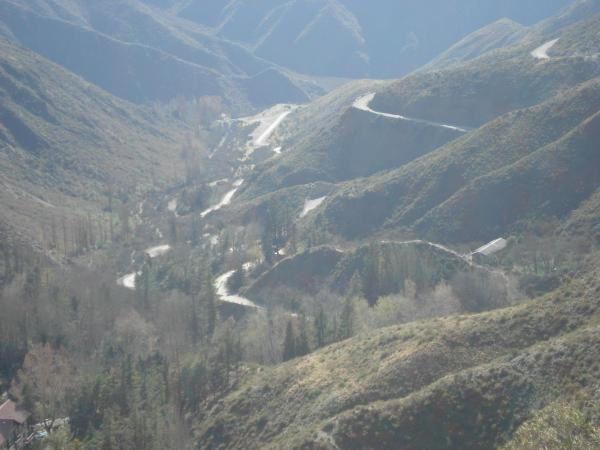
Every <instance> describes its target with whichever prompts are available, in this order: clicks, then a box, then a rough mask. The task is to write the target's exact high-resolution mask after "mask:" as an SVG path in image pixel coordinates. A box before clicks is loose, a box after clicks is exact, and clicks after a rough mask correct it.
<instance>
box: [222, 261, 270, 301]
mask: <svg viewBox="0 0 600 450" xmlns="http://www.w3.org/2000/svg"><path fill="white" fill-rule="evenodd" d="M234 273H235V270H230V271H229V272H226V273H224V274H223V275H221V276H220V277H219V278H217V279H216V280H215V289H216V291H217V296H218V297H219V300H220V301H222V302H224V303H233V304H235V305H240V306H245V307H246V308H254V309H263V308H262V307H260V306H258V305H257V304H256V303H254V302H253V301H252V300H249V299H247V298H244V297H241V296H239V295H232V294H230V293H229V289H228V288H227V282H228V281H229V279H230V278H231V277H232V276H233V274H234Z"/></svg>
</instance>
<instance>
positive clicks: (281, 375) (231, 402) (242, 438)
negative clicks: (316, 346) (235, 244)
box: [196, 271, 600, 450]
mask: <svg viewBox="0 0 600 450" xmlns="http://www.w3.org/2000/svg"><path fill="white" fill-rule="evenodd" d="M599 290H600V285H599V281H598V273H597V272H594V271H592V272H590V273H588V274H586V275H582V276H581V277H579V278H578V279H575V280H572V281H571V282H569V283H568V284H567V285H565V286H564V287H563V288H561V289H559V290H558V291H556V292H553V293H551V294H548V295H546V296H544V297H542V298H539V299H537V300H534V301H532V302H529V303H526V304H523V305H519V306H515V307H510V308H507V309H502V310H497V311H494V312H488V313H483V314H479V315H473V316H457V317H450V318H444V319H435V320H430V321H424V322H418V323H412V324H408V325H404V326H399V327H391V328H386V329H382V330H380V331H377V332H374V333H371V334H368V335H361V336H358V337H355V338H352V339H350V340H347V341H344V342H341V343H338V344H334V345H331V346H329V347H327V348H325V349H322V350H320V351H317V352H315V353H313V354H311V355H309V356H306V357H303V358H300V359H297V360H293V361H291V362H288V363H286V364H283V365H281V366H278V367H275V368H273V369H268V370H266V371H261V372H260V374H257V376H255V377H252V378H250V379H249V380H247V381H246V382H245V383H243V384H242V385H241V386H239V387H238V388H237V389H236V390H235V391H234V392H233V393H231V394H230V395H229V396H227V397H226V398H225V399H224V400H223V401H222V402H219V403H218V404H217V405H215V406H214V408H213V409H212V410H211V413H210V415H209V416H207V417H206V418H205V420H203V421H201V422H198V423H197V426H196V439H197V442H198V445H199V446H200V447H203V448H273V449H275V448H278V449H281V448H322V449H325V448H357V449H358V448H361V449H364V448H378V449H383V448H390V449H392V448H411V449H428V450H431V449H434V448H448V449H464V448H473V449H490V448H495V447H496V446H497V445H499V444H501V443H502V442H504V441H505V440H507V439H508V438H509V437H510V435H511V433H512V432H513V431H514V430H515V429H516V428H517V427H518V425H519V424H520V423H521V422H522V421H523V420H525V419H527V418H528V417H530V416H531V415H533V414H534V413H535V411H536V410H538V409H541V408H543V407H544V406H545V405H547V404H550V403H552V402H554V401H556V400H557V399H562V400H565V401H571V400H574V399H576V397H577V396H578V395H581V396H585V395H586V393H589V392H592V391H593V390H594V389H597V388H598V381H597V380H598V375H599V371H600V366H599V365H598V361H597V358H596V355H597V352H598V349H599V348H600V341H598V336H600V334H599V333H598V323H599V319H600V315H599V308H600V303H599V302H598V291H599ZM597 412H598V411H597V405H596V413H597Z"/></svg>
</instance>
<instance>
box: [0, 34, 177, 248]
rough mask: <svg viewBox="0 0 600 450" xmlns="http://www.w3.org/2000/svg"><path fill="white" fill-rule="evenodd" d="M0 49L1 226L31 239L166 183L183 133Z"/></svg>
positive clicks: (36, 59)
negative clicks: (53, 224)
mask: <svg viewBox="0 0 600 450" xmlns="http://www.w3.org/2000/svg"><path fill="white" fill-rule="evenodd" d="M0 46H1V48H2V52H1V54H0V95H1V97H2V106H1V107H0V147H1V149H2V151H1V152H0V155H1V163H0V177H1V180H2V185H3V189H2V195H1V199H2V200H1V201H2V207H3V211H4V212H3V214H2V222H4V223H6V224H8V225H12V226H13V227H15V228H16V229H19V230H20V231H21V232H23V233H24V234H25V235H27V236H29V238H32V237H33V238H36V239H37V238H39V237H40V232H41V230H40V227H41V228H45V227H48V228H49V227H50V222H51V221H52V220H54V221H55V222H56V223H59V222H60V221H61V220H63V219H64V218H65V217H66V218H69V219H70V218H73V217H81V216H85V214H87V213H88V212H89V213H94V218H96V216H99V215H101V209H102V208H104V207H105V206H106V205H107V204H108V203H107V202H108V200H107V195H108V191H109V190H110V191H112V192H113V193H114V195H115V196H121V197H122V199H123V201H125V199H126V198H127V197H129V198H133V197H134V196H135V195H138V194H139V193H141V192H143V191H145V190H146V191H147V190H149V189H150V188H152V187H156V186H157V185H160V184H162V183H165V182H167V181H170V180H171V179H172V178H171V177H172V175H168V174H169V172H171V174H172V168H173V167H174V164H175V167H177V164H178V163H177V162H176V161H175V163H174V161H173V155H174V154H176V153H175V152H176V151H177V148H178V146H179V145H180V144H179V141H180V140H181V139H182V136H183V133H184V132H185V129H184V128H183V127H181V126H180V125H177V123H175V122H174V121H172V120H171V119H169V118H168V117H166V116H162V117H161V116H159V115H157V114H155V113H153V112H152V111H151V110H147V109H143V108H138V107H135V106H133V105H131V104H129V103H126V102H124V101H121V100H119V99H116V98H114V97H113V96H111V95H109V94H107V93H106V92H104V91H102V90H100V89H99V88H96V87H95V86H93V85H91V84H90V83H88V82H86V81H84V80H82V79H81V78H79V77H77V76H75V75H73V74H71V73H69V72H67V71H66V70H64V69H62V68H61V67H59V66H57V65H55V64H53V63H51V62H50V61H48V60H46V59H44V58H43V57H41V56H39V55H36V54H35V53H33V52H31V51H30V50H27V49H24V48H22V47H20V46H17V45H14V44H13V43H11V42H9V41H6V40H4V39H0ZM136 192H137V193H138V194H136ZM115 204H117V200H116V199H115ZM74 211H79V213H76V214H74Z"/></svg>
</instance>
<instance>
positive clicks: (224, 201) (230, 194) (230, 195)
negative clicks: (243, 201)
mask: <svg viewBox="0 0 600 450" xmlns="http://www.w3.org/2000/svg"><path fill="white" fill-rule="evenodd" d="M242 184H244V180H243V179H241V180H237V181H235V182H234V183H233V189H231V190H230V191H229V192H227V193H226V194H225V195H224V196H223V198H222V199H221V201H220V202H219V203H217V204H216V205H214V206H211V207H210V208H208V209H207V210H206V211H204V212H202V214H200V217H202V218H204V217H206V216H208V215H209V214H210V213H213V212H215V211H218V210H219V209H221V208H223V207H224V206H227V205H229V204H230V203H231V200H233V196H234V195H235V193H236V192H237V191H238V189H239V188H240V186H241V185H242Z"/></svg>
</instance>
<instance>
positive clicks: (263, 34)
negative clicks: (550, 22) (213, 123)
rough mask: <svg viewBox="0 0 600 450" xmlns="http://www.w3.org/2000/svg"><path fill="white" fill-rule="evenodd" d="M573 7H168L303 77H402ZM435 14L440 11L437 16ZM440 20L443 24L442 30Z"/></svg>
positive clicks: (302, 3)
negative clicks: (491, 28) (494, 25)
mask: <svg viewBox="0 0 600 450" xmlns="http://www.w3.org/2000/svg"><path fill="white" fill-rule="evenodd" d="M568 3H569V1H568V0H552V1H547V2H544V7H543V8H539V3H538V2H536V1H531V0H529V1H525V2H524V1H520V2H517V1H512V0H511V1H504V2H502V3H498V2H493V1H483V2H482V1H468V2H463V3H462V4H461V7H460V8H457V7H455V5H454V4H450V3H448V2H444V1H440V0H428V1H426V2H418V3H417V2H409V3H403V4H398V2H395V1H393V0H379V1H377V2H376V3H375V4H366V3H365V2H363V1H359V0H334V1H327V2H318V1H314V0H295V1H291V2H286V3H285V4H281V2H277V1H275V0H268V1H263V2H260V3H259V4H255V2H254V3H253V2H250V1H246V0H235V1H230V2H225V3H223V2H218V1H214V0H213V1H210V2H206V1H201V0H194V1H191V2H185V3H181V4H179V5H176V4H174V2H167V3H166V5H165V6H167V7H171V10H175V11H177V14H179V15H180V16H181V17H185V18H186V19H189V20H192V21H195V22H197V23H200V24H202V25H205V26H207V27H210V28H213V29H215V30H216V31H217V32H218V33H219V35H220V36H223V37H225V38H227V39H229V40H232V41H236V42H239V43H242V44H243V45H245V46H247V47H248V48H249V49H251V50H252V51H253V52H254V54H256V55H258V56H261V57H263V58H265V59H268V60H271V61H274V62H276V63H278V64H280V65H283V66H287V67H289V68H291V69H294V70H296V71H299V72H303V73H309V74H313V75H321V76H339V77H352V78H360V77H373V78H390V77H396V78H397V77H399V76H401V75H404V74H406V73H409V72H411V71H412V70H414V69H417V68H418V67H419V66H421V65H423V64H425V63H427V62H428V61H429V60H431V59H433V58H434V57H435V56H437V55H438V54H440V53H442V52H443V51H445V50H446V49H447V48H448V47H450V46H451V45H452V44H454V43H456V42H457V41H458V40H460V39H461V38H463V37H465V36H466V35H468V34H469V33H471V32H473V31H475V30H477V29H478V28H481V27H483V26H484V25H487V24H489V23H490V22H493V21H495V20H498V19H501V18H504V17H506V18H510V19H513V20H515V21H517V22H519V23H523V24H526V25H529V24H532V23H535V22H537V21H539V20H541V19H544V18H546V17H548V16H550V15H552V14H555V13H556V12H557V11H558V10H559V9H560V8H562V7H564V6H565V5H567V4H568ZM431 11H436V16H432V15H431ZM466 11H468V14H466V13H465V12H466ZM437 17H444V18H445V19H444V23H443V26H440V24H439V23H438V22H437V20H438V19H437ZM432 30H435V32H432ZM332 36H334V37H335V39H332V38H331V37H332ZM390 36H394V38H393V39H390ZM389 55H395V57H394V58H390V57H389Z"/></svg>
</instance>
